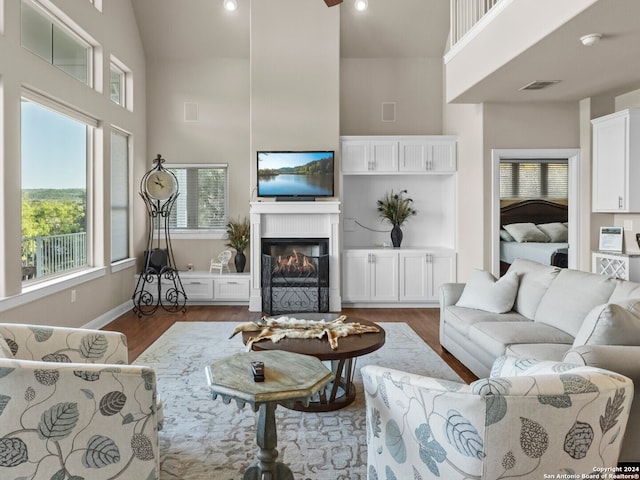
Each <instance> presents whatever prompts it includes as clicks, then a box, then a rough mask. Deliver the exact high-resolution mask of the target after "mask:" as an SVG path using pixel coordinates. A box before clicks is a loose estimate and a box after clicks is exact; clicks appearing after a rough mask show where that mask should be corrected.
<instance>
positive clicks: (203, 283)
mask: <svg viewBox="0 0 640 480" xmlns="http://www.w3.org/2000/svg"><path fill="white" fill-rule="evenodd" d="M136 281H137V278H136ZM161 281H162V283H163V285H164V284H165V283H166V282H167V280H164V279H162V280H161ZM180 281H181V282H182V286H183V287H184V293H185V294H186V296H187V303H188V304H192V303H211V304H230V305H235V304H244V303H248V302H249V274H248V273H209V272H198V271H195V272H180ZM172 286H173V284H172V283H166V288H170V287H172ZM145 290H146V291H147V292H149V293H150V294H151V295H152V296H154V298H155V295H157V292H158V287H157V284H156V283H147V284H146V285H145ZM164 291H165V290H164V289H163V292H164Z"/></svg>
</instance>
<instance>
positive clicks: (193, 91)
mask: <svg viewBox="0 0 640 480" xmlns="http://www.w3.org/2000/svg"><path fill="white" fill-rule="evenodd" d="M147 102H148V105H147V111H148V119H147V127H148V128H147V131H148V134H147V138H148V146H149V155H148V158H147V159H146V166H147V169H148V168H151V165H152V164H151V162H152V160H153V158H155V156H156V155H157V154H161V155H162V157H163V158H164V159H165V160H166V161H167V163H226V164H228V174H229V213H230V216H231V218H236V217H244V216H248V215H249V200H248V199H249V195H250V191H251V184H250V177H249V174H248V173H249V171H250V168H251V165H252V164H253V161H252V158H251V156H250V154H249V59H248V58H200V59H198V60H192V61H170V60H165V61H158V60H155V61H149V62H148V65H147ZM185 103H196V104H197V105H198V120H197V121H185V117H184V104H185ZM138 178H139V177H138ZM136 191H137V188H136ZM135 202H136V203H137V205H138V206H143V202H142V199H141V198H140V197H139V196H137V195H136V199H135ZM143 225H144V224H141V225H140V227H141V228H140V231H141V233H143V234H146V230H145V229H144V228H142V226H143ZM145 240H146V238H140V239H139V241H138V243H137V245H136V247H137V251H142V250H144V243H145ZM172 244H173V251H174V257H175V260H176V265H177V267H178V268H179V269H185V268H186V265H187V263H191V264H193V265H194V269H195V270H207V271H208V270H209V262H210V260H211V258H212V257H214V256H216V255H217V254H218V253H219V252H220V251H221V250H224V249H225V248H226V247H225V240H224V239H205V240H202V239H200V240H197V239H195V240H188V239H181V238H179V237H177V236H174V237H173V238H172ZM247 253H248V252H247Z"/></svg>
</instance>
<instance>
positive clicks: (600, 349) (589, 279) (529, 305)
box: [440, 259, 640, 462]
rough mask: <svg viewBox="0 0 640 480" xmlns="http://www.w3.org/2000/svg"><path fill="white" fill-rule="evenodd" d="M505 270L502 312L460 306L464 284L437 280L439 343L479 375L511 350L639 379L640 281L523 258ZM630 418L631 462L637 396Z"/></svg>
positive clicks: (635, 456)
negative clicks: (512, 285)
mask: <svg viewBox="0 0 640 480" xmlns="http://www.w3.org/2000/svg"><path fill="white" fill-rule="evenodd" d="M509 274H511V280H513V278H516V279H517V283H516V293H515V300H514V301H513V308H510V309H509V310H508V311H506V312H504V313H496V312H489V311H485V310H481V309H478V308H469V306H460V303H463V304H466V305H469V302H468V301H466V302H461V297H462V296H463V293H464V295H465V296H466V297H467V300H468V298H469V295H468V293H469V291H468V290H467V292H465V284H459V283H458V284H451V283H450V284H445V285H444V286H443V287H442V288H441V291H440V343H441V344H442V346H443V348H445V349H446V350H448V351H449V352H450V353H452V354H453V355H455V356H456V357H457V358H458V359H459V360H460V361H461V362H462V363H463V364H464V365H465V366H467V367H468V368H469V369H470V370H471V371H472V372H473V373H474V374H475V375H477V376H478V377H480V378H482V377H486V376H488V375H489V373H490V371H491V368H492V366H493V364H494V361H495V360H496V359H497V358H498V357H500V356H502V355H510V356H515V357H519V358H533V359H538V360H554V361H564V362H571V363H576V364H582V365H590V366H597V367H601V368H605V369H607V370H612V371H615V372H618V373H620V374H623V375H625V376H627V377H629V378H631V379H632V380H633V381H634V382H635V384H636V385H640V284H638V283H634V282H626V281H623V280H618V279H613V278H609V277H606V276H602V275H596V274H592V273H587V272H581V271H577V270H570V269H559V268H557V267H552V266H548V265H542V264H539V263H536V262H532V261H529V260H522V259H518V260H516V261H515V262H514V263H513V264H512V265H511V267H510V268H509V271H508V272H507V274H506V275H505V276H504V277H503V278H507V276H508V275H509ZM470 280H471V279H470ZM501 281H502V279H501ZM496 285H497V284H496ZM485 287H486V286H485ZM497 290H499V289H497ZM503 290H504V289H503ZM476 293H477V295H476V296H475V298H476V299H478V300H483V299H487V297H491V296H492V295H494V294H495V295H497V296H499V295H500V292H499V291H496V292H494V291H492V290H491V288H489V289H488V290H487V289H486V288H485V290H482V288H481V289H480V292H476ZM471 298H472V299H473V298H474V296H471ZM489 303H491V302H489ZM629 425H630V428H629V429H628V433H627V436H626V438H625V442H624V444H623V451H622V454H621V458H620V460H621V461H623V462H633V461H635V462H638V461H640V401H635V402H634V404H633V406H632V411H631V419H630V421H629Z"/></svg>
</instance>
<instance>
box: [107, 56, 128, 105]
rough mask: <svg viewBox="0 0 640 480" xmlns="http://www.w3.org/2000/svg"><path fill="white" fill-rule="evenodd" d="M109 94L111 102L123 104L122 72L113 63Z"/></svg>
mask: <svg viewBox="0 0 640 480" xmlns="http://www.w3.org/2000/svg"><path fill="white" fill-rule="evenodd" d="M109 94H110V96H111V101H112V102H114V103H117V104H118V105H122V106H124V94H125V88H124V72H123V71H122V70H120V69H119V68H118V67H117V66H115V65H114V64H113V63H112V64H111V73H110V80H109Z"/></svg>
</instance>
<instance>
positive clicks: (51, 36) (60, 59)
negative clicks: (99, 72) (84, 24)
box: [20, 0, 92, 85]
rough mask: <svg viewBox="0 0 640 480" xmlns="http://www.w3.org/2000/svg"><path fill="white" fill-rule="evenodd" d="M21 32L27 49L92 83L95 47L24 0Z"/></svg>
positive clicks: (70, 73)
mask: <svg viewBox="0 0 640 480" xmlns="http://www.w3.org/2000/svg"><path fill="white" fill-rule="evenodd" d="M20 33H21V39H20V41H21V44H22V46H23V47H24V48H26V49H27V50H29V51H31V52H32V53H35V54H36V55H38V56H39V57H41V58H43V59H44V60H46V61H47V62H49V63H51V64H52V65H55V66H56V67H58V68H59V69H60V70H63V71H64V72H67V73H68V74H69V75H71V76H73V77H75V78H77V79H78V80H80V81H81V82H82V83H85V84H87V85H89V84H90V78H91V75H90V65H91V55H92V48H91V45H89V44H88V43H87V42H85V41H84V40H82V39H81V38H80V37H79V36H78V35H75V34H74V33H73V32H72V31H71V29H69V28H68V27H66V26H64V25H62V24H59V23H57V22H54V21H53V20H52V18H50V17H49V16H47V15H46V14H45V12H44V11H42V10H40V9H39V8H36V7H35V6H34V5H33V4H32V3H31V2H29V1H25V0H23V1H22V17H21V31H20Z"/></svg>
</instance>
